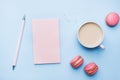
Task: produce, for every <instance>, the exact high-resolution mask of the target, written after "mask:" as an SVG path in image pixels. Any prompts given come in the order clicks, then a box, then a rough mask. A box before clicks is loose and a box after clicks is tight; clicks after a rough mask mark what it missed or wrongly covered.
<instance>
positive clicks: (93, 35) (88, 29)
mask: <svg viewBox="0 0 120 80" xmlns="http://www.w3.org/2000/svg"><path fill="white" fill-rule="evenodd" d="M103 38H104V33H103V30H102V28H101V27H100V26H99V25H98V24H97V23H95V22H87V23H84V24H83V25H82V26H80V28H79V30H78V40H79V42H80V44H81V45H82V46H84V47H86V48H95V47H98V46H100V47H101V48H102V49H104V46H103V45H102V41H103Z"/></svg>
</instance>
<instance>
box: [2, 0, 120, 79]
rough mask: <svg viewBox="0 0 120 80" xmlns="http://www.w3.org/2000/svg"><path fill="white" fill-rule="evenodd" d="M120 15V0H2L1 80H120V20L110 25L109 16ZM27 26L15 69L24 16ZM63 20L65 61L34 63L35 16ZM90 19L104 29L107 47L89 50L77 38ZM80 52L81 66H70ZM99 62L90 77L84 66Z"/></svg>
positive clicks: (62, 31) (61, 46) (61, 42)
mask: <svg viewBox="0 0 120 80" xmlns="http://www.w3.org/2000/svg"><path fill="white" fill-rule="evenodd" d="M111 11H115V12H117V13H118V14H120V0H0V80H120V69H119V68H120V62H119V61H120V23H119V24H118V25H117V26H116V27H114V28H110V27H108V26H107V25H106V23H105V17H106V15H107V14H108V13H109V12H111ZM24 14H26V25H25V30H24V35H23V39H22V44H21V48H20V53H19V58H18V62H17V66H16V68H15V71H13V70H12V62H13V58H14V55H15V49H16V44H17V39H18V34H19V30H20V24H21V18H22V17H23V15H24ZM43 18H45V19H46V18H59V19H60V52H61V54H60V55H61V64H49V65H34V64H33V45H32V19H43ZM87 21H94V22H97V23H98V24H99V25H101V27H102V28H103V30H104V33H105V38H104V41H103V44H104V45H105V47H106V49H105V50H102V49H100V48H96V49H86V48H84V47H82V46H81V45H80V44H79V43H78V41H77V29H78V27H79V26H80V25H81V24H83V23H84V22H87ZM77 55H81V56H82V57H84V59H85V62H84V64H83V65H82V66H81V67H80V68H79V69H76V70H75V69H73V68H71V66H70V65H69V62H70V60H71V59H72V58H74V57H75V56H77ZM89 62H96V64H98V66H99V71H98V73H97V74H96V75H94V76H92V77H89V76H87V75H86V74H85V73H84V71H83V68H84V66H85V65H86V64H87V63H89Z"/></svg>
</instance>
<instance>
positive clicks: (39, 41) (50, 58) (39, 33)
mask: <svg viewBox="0 0 120 80" xmlns="http://www.w3.org/2000/svg"><path fill="white" fill-rule="evenodd" d="M32 32H33V50H34V64H46V63H60V44H59V42H60V41H59V20H58V19H34V20H32Z"/></svg>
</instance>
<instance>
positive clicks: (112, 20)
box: [106, 12, 119, 27]
mask: <svg viewBox="0 0 120 80" xmlns="http://www.w3.org/2000/svg"><path fill="white" fill-rule="evenodd" d="M118 22H119V15H118V14H117V13H116V12H110V13H109V14H108V15H107V16H106V23H107V25H109V26H111V27H113V26H115V25H117V24H118Z"/></svg>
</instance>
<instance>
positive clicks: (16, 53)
mask: <svg viewBox="0 0 120 80" xmlns="http://www.w3.org/2000/svg"><path fill="white" fill-rule="evenodd" d="M24 26H25V15H24V16H23V18H22V23H21V28H20V33H19V37H18V42H17V47H16V52H15V57H14V60H13V65H12V68H13V70H14V68H15V66H16V64H17V58H18V54H19V49H20V45H21V40H22V36H23V31H24Z"/></svg>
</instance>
